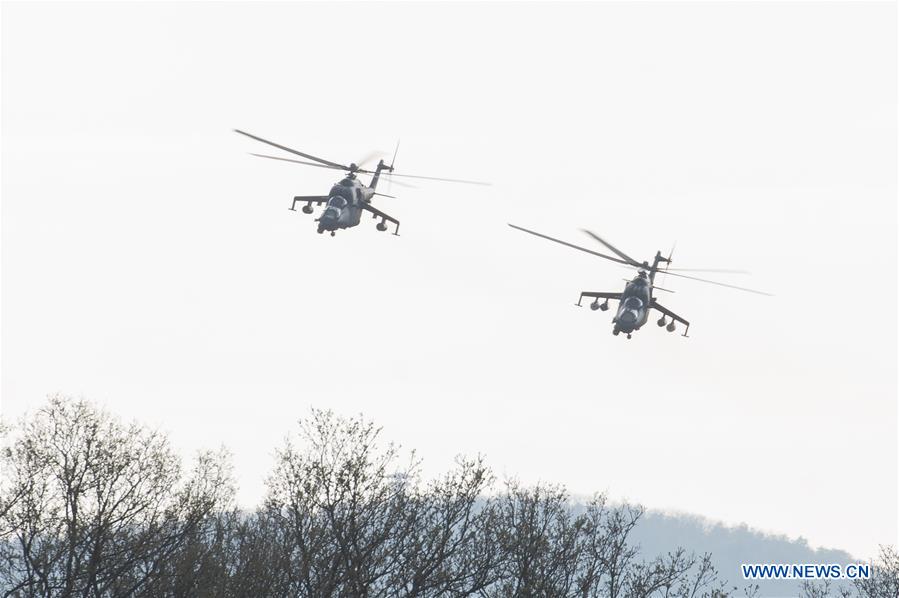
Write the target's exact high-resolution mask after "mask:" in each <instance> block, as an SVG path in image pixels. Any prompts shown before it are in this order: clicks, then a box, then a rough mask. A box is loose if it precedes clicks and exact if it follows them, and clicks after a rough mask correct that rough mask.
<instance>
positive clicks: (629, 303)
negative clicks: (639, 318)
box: [624, 296, 645, 311]
mask: <svg viewBox="0 0 899 598" xmlns="http://www.w3.org/2000/svg"><path fill="white" fill-rule="evenodd" d="M644 305H645V303H643V300H642V299H641V298H639V297H634V296H630V297H628V298H627V299H625V300H624V308H625V309H629V310H633V311H639V310H641V309H643V306H644Z"/></svg>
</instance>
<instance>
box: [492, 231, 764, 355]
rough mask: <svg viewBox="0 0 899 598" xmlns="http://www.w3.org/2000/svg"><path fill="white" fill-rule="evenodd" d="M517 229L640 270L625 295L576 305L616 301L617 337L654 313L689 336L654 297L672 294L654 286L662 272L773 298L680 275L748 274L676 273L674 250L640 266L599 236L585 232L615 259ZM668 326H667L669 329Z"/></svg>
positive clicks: (593, 293)
mask: <svg viewBox="0 0 899 598" xmlns="http://www.w3.org/2000/svg"><path fill="white" fill-rule="evenodd" d="M509 226H511V227H512V228H514V229H517V230H520V231H523V232H526V233H530V234H532V235H535V236H537V237H540V238H543V239H548V240H549V241H554V242H556V243H560V244H562V245H565V246H567V247H571V248H573V249H577V250H578V251H584V252H586V253H589V254H591V255H596V256H599V257H601V258H604V259H607V260H611V261H613V262H616V263H618V264H622V265H624V266H628V267H634V268H637V269H638V272H637V276H636V277H634V278H633V279H632V280H630V281H628V282H627V285H625V287H624V291H623V292H621V293H606V292H598V291H584V292H582V293H581V296H580V297H579V298H578V301H577V303H576V304H575V305H577V306H578V307H581V302H582V301H583V300H584V297H589V298H592V299H593V302H592V303H591V304H590V309H592V310H594V311H595V310H597V309H600V310H602V311H606V310H608V309H609V299H612V300H613V301H618V311H617V312H616V313H615V317H614V318H613V319H612V323H613V324H614V326H613V328H612V334H613V335H615V336H618V335H619V334H620V333H622V332H624V333H625V334H626V335H627V338H631V334H632V333H634V332H635V331H637V330H640V327H642V326H643V325H644V324H646V321H647V320H648V319H649V312H650V311H651V310H653V309H655V310H656V311H658V312H660V313H661V314H662V317H660V318H659V319H658V321H657V322H656V324H658V325H659V326H660V327H661V326H665V329H666V330H668V332H674V330H675V324H674V323H675V322H680V323H681V324H683V325H684V326H685V327H686V328H685V330H684V334H683V336H687V333H688V332H689V330H690V322H688V321H687V320H685V319H683V318H682V317H680V316H679V315H677V314H676V313H674V312H673V311H671V310H670V309H668V308H666V307H664V306H662V305H661V304H660V303H659V302H658V301H656V300H655V298H654V297H653V296H652V295H653V291H665V292H668V293H673V292H674V291H671V290H669V289H663V288H661V287H659V286H656V284H655V278H656V274H658V273H659V272H661V273H662V274H665V275H668V276H677V277H680V278H688V279H690V280H697V281H699V282H707V283H710V284H714V285H718V286H722V287H727V288H731V289H737V290H739V291H746V292H749V293H756V294H758V295H768V296H771V294H770V293H765V292H763V291H756V290H753V289H747V288H745V287H738V286H735V285H731V284H725V283H723V282H716V281H714V280H706V279H704V278H696V277H695V276H689V275H687V274H680V272H729V273H739V274H746V272H745V271H744V270H721V269H714V270H710V269H684V268H681V269H677V270H672V269H670V268H669V265H670V264H671V258H672V254H673V253H674V250H673V249H672V251H671V253H669V254H668V257H663V256H662V252H661V251H656V255H655V257H654V258H653V260H652V265H650V264H649V262H646V261H644V262H642V263H641V262H638V261H637V260H635V259H634V258H632V257H630V256H629V255H627V254H625V253H624V252H622V251H619V250H618V249H616V248H615V247H613V246H612V245H611V244H610V243H609V242H607V241H605V240H603V239H601V238H600V237H599V236H597V235H596V234H594V233H592V232H590V231H588V230H584V232H585V233H587V234H588V235H590V236H591V237H593V239H595V240H596V241H598V242H600V243H601V244H603V245H604V246H605V247H607V248H608V249H609V250H610V251H611V252H612V253H614V254H615V256H617V257H614V256H611V255H606V254H604V253H599V252H598V251H593V250H592V249H587V248H586V247H581V246H579V245H574V244H573V243H568V242H566V241H562V240H560V239H555V238H553V237H550V236H547V235H544V234H541V233H538V232H535V231H532V230H528V229H526V228H522V227H520V226H516V225H514V224H509ZM659 264H665V269H664V270H660V269H659ZM600 299H604V301H603V302H602V303H600V302H599V300H600ZM666 316H667V317H669V318H671V322H667V321H666V320H665V317H666ZM666 323H667V326H666Z"/></svg>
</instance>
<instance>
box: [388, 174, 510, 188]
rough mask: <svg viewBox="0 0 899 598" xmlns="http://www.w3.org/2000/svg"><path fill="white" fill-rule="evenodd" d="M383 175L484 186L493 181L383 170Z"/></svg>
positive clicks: (489, 184)
mask: <svg viewBox="0 0 899 598" xmlns="http://www.w3.org/2000/svg"><path fill="white" fill-rule="evenodd" d="M381 176H389V177H395V176H400V177H405V178H407V179H423V180H426V181H443V182H444V183H465V184H466V185H482V186H484V187H490V186H491V185H493V183H485V182H483V181H466V180H463V179H442V178H439V177H435V176H420V175H415V174H398V173H396V172H386V171H384V172H381Z"/></svg>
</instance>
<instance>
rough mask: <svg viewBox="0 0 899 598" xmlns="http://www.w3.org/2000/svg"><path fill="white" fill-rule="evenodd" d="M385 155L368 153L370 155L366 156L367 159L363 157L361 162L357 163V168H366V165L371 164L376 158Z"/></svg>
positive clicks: (382, 153) (374, 152)
mask: <svg viewBox="0 0 899 598" xmlns="http://www.w3.org/2000/svg"><path fill="white" fill-rule="evenodd" d="M383 155H384V152H379V151H371V152H368V154H366V155H365V157H363V158H362V159H361V160H359V161H358V162H356V166H358V167H360V168H361V167H363V166H365V165H366V164H368V163H369V162H371V161H372V160H374V159H375V158H378V157H380V156H383Z"/></svg>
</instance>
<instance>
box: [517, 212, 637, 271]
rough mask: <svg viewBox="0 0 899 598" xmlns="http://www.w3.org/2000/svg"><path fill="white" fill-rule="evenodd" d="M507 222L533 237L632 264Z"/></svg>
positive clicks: (626, 264)
mask: <svg viewBox="0 0 899 598" xmlns="http://www.w3.org/2000/svg"><path fill="white" fill-rule="evenodd" d="M507 224H509V226H511V227H512V228H515V229H518V230H520V231H523V232H526V233H530V234H532V235H534V236H535V237H540V238H541V239H547V240H548V241H554V242H556V243H559V244H561V245H565V246H566V247H571V248H572V249H577V250H578V251H583V252H585V253H589V254H591V255H596V256H599V257H601V258H605V259H607V260H611V261H613V262H617V263H619V264H624V265H625V266H632V265H633V264H629V263H627V262H625V261H623V260H619V259H618V258H617V257H612V256H611V255H606V254H604V253H599V252H598V251H593V250H592V249H587V248H586V247H581V246H580V245H574V244H573V243H568V242H566V241H561V240H559V239H554V238H553V237H550V236H547V235H543V234H540V233H538V232H534V231H532V230H528V229H526V228H522V227H520V226H515V225H514V224H511V223H507Z"/></svg>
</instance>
